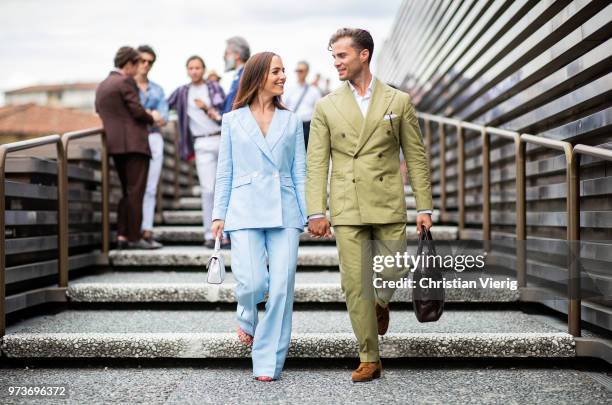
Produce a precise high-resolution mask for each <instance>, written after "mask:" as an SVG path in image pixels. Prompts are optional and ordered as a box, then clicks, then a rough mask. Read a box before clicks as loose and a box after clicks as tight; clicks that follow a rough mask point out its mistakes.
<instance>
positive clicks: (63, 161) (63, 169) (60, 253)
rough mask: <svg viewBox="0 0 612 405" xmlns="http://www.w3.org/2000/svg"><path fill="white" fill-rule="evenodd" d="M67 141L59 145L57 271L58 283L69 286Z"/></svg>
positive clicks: (61, 285) (63, 140)
mask: <svg viewBox="0 0 612 405" xmlns="http://www.w3.org/2000/svg"><path fill="white" fill-rule="evenodd" d="M66 147H67V142H66V141H65V139H64V138H63V137H62V141H61V142H58V145H57V230H58V231H57V271H58V285H59V286H60V287H68V249H69V248H70V247H69V245H68V153H67V149H66Z"/></svg>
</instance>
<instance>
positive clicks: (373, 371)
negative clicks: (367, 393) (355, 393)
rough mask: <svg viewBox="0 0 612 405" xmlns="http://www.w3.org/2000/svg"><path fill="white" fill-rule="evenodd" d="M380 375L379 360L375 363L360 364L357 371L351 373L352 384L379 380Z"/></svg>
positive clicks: (380, 365) (380, 366)
mask: <svg viewBox="0 0 612 405" xmlns="http://www.w3.org/2000/svg"><path fill="white" fill-rule="evenodd" d="M381 374H382V363H381V362H380V360H378V361H375V362H367V363H364V362H361V363H359V367H358V368H357V370H355V371H353V375H352V376H351V378H352V380H353V382H366V381H372V380H373V379H375V378H380V376H381Z"/></svg>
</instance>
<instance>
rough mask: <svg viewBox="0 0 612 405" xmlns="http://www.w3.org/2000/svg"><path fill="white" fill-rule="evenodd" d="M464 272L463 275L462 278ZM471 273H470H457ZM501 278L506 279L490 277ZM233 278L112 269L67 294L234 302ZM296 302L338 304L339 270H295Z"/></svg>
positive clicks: (84, 298)
mask: <svg viewBox="0 0 612 405" xmlns="http://www.w3.org/2000/svg"><path fill="white" fill-rule="evenodd" d="M466 276H467V277H466ZM469 276H473V277H476V274H474V273H470V274H466V275H463V276H462V279H467V278H468V277H469ZM495 278H496V279H499V280H505V277H502V276H495ZM235 284H236V281H235V279H234V277H233V275H232V273H230V272H228V273H227V275H226V279H225V281H224V283H223V284H222V285H219V286H216V285H211V284H207V283H206V274H205V273H204V271H202V272H200V273H195V272H170V271H169V272H164V271H142V272H140V271H139V272H130V271H122V272H112V273H105V274H100V275H93V276H87V277H83V278H80V279H76V280H74V281H71V282H70V285H69V287H68V291H67V294H68V296H69V297H70V299H71V301H74V302H235V297H234V287H235ZM519 295H520V293H519V290H514V291H513V290H510V289H506V288H504V289H491V288H477V289H463V288H450V289H447V290H446V297H445V299H446V301H447V302H517V301H518V300H519ZM411 299H412V290H411V289H409V288H401V289H397V290H396V292H395V294H394V296H393V301H394V302H410V300H411ZM295 302H310V303H323V302H325V303H343V302H344V293H343V292H342V289H341V287H340V273H339V272H338V271H315V272H313V271H300V272H298V273H296V280H295Z"/></svg>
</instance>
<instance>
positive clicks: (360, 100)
mask: <svg viewBox="0 0 612 405" xmlns="http://www.w3.org/2000/svg"><path fill="white" fill-rule="evenodd" d="M348 84H349V87H350V88H351V91H352V92H353V96H355V101H356V102H357V105H358V106H359V109H360V110H361V114H362V115H363V116H364V117H365V116H366V115H367V114H368V107H369V106H370V99H371V98H372V89H373V86H374V78H373V77H372V80H370V84H369V85H368V89H367V90H366V92H365V94H364V95H363V96H360V95H359V92H358V91H357V88H356V87H355V86H353V83H351V82H350V81H349V82H348Z"/></svg>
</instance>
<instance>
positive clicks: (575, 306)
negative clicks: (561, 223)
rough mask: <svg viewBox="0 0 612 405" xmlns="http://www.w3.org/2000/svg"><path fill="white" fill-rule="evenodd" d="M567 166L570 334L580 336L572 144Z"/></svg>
mask: <svg viewBox="0 0 612 405" xmlns="http://www.w3.org/2000/svg"><path fill="white" fill-rule="evenodd" d="M565 160H566V164H567V203H566V204H567V242H568V248H569V249H568V254H567V260H568V308H567V324H568V333H569V334H571V335H573V336H580V334H581V331H580V329H581V328H580V323H581V322H580V321H581V313H580V309H581V308H580V307H581V291H580V288H581V287H580V246H579V244H580V242H579V241H580V157H579V155H577V154H574V150H573V147H572V145H571V144H569V143H568V144H566V145H565Z"/></svg>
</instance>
